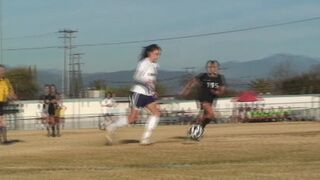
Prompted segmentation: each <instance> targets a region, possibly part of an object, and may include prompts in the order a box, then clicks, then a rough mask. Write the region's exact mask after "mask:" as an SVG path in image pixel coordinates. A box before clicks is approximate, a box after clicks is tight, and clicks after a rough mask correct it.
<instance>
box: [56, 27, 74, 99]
mask: <svg viewBox="0 0 320 180" xmlns="http://www.w3.org/2000/svg"><path fill="white" fill-rule="evenodd" d="M77 32H78V31H76V30H70V29H63V30H60V31H59V33H60V34H62V36H61V37H60V38H62V39H63V45H64V46H63V48H64V60H63V72H62V84H61V88H62V94H63V95H64V96H69V95H70V84H69V83H70V79H69V78H70V74H68V72H69V70H68V64H70V63H71V61H72V49H73V48H74V46H73V44H72V43H73V42H72V40H73V39H74V38H76V37H75V36H74V34H75V33H77ZM68 54H69V55H68ZM68 57H69V59H68ZM68 61H69V63H68Z"/></svg>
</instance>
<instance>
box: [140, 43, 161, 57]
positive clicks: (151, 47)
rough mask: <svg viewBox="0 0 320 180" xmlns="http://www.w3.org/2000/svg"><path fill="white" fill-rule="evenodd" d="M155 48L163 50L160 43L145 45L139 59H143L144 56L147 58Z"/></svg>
mask: <svg viewBox="0 0 320 180" xmlns="http://www.w3.org/2000/svg"><path fill="white" fill-rule="evenodd" d="M154 50H160V51H161V47H160V46H159V45H158V44H151V45H149V46H146V47H143V49H142V51H141V54H140V58H139V61H141V60H143V59H144V58H147V57H148V56H149V53H150V52H152V51H154Z"/></svg>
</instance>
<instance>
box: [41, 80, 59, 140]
mask: <svg viewBox="0 0 320 180" xmlns="http://www.w3.org/2000/svg"><path fill="white" fill-rule="evenodd" d="M49 89H50V93H49V94H48V95H46V96H45V97H44V103H45V104H46V106H47V107H48V115H49V119H48V120H49V126H50V127H51V130H52V132H51V136H52V137H55V136H56V135H58V136H59V129H58V128H57V127H56V124H57V123H56V119H55V114H56V109H57V104H58V100H59V95H58V93H57V91H56V87H55V85H50V88H49ZM56 130H57V134H56ZM49 131H50V128H49ZM48 133H49V134H48V135H49V136H50V132H48Z"/></svg>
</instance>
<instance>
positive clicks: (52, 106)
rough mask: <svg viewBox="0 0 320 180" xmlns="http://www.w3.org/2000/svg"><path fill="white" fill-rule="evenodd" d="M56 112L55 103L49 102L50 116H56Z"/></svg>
mask: <svg viewBox="0 0 320 180" xmlns="http://www.w3.org/2000/svg"><path fill="white" fill-rule="evenodd" d="M55 112H56V108H55V107H54V105H53V104H49V107H48V114H49V116H54V115H55Z"/></svg>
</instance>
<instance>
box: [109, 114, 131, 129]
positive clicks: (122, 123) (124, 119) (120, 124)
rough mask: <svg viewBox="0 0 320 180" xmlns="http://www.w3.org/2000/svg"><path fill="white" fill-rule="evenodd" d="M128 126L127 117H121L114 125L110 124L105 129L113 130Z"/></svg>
mask: <svg viewBox="0 0 320 180" xmlns="http://www.w3.org/2000/svg"><path fill="white" fill-rule="evenodd" d="M128 124H129V121H128V118H127V117H122V118H119V119H118V120H116V121H115V122H114V123H112V124H110V125H109V126H108V127H107V128H108V130H115V129H117V128H120V127H124V126H126V125H128Z"/></svg>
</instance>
